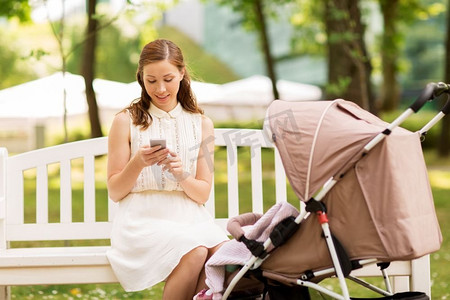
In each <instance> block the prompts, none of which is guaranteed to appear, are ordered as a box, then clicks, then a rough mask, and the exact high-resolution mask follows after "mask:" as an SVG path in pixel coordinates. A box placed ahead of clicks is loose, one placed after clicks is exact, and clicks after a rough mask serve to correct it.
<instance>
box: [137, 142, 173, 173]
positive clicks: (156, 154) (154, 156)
mask: <svg viewBox="0 0 450 300" xmlns="http://www.w3.org/2000/svg"><path fill="white" fill-rule="evenodd" d="M168 154H169V150H168V149H165V148H164V149H161V146H160V145H157V146H154V147H150V146H148V145H145V146H143V147H141V148H139V150H138V152H137V153H136V156H135V159H136V161H137V162H138V163H139V165H140V166H141V167H142V168H144V167H148V166H152V165H154V164H160V162H161V161H163V160H165V159H166V158H167V156H168Z"/></svg>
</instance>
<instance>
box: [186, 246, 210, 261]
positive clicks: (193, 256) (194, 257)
mask: <svg viewBox="0 0 450 300" xmlns="http://www.w3.org/2000/svg"><path fill="white" fill-rule="evenodd" d="M207 257H208V248H206V247H203V246H200V247H197V248H194V249H192V250H191V251H189V252H188V253H187V254H186V255H185V260H186V261H190V262H191V263H194V264H198V263H199V262H201V263H202V264H204V262H205V261H206V258H207Z"/></svg>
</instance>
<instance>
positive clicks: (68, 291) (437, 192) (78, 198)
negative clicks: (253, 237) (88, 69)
mask: <svg viewBox="0 0 450 300" xmlns="http://www.w3.org/2000/svg"><path fill="white" fill-rule="evenodd" d="M425 154H426V155H425V157H426V160H427V164H428V166H429V177H430V182H431V185H432V189H433V195H434V199H435V205H436V210H437V215H438V218H439V222H440V226H441V229H442V231H443V237H444V241H443V244H442V247H441V249H440V250H439V251H437V252H436V253H433V254H432V255H431V277H432V284H433V285H432V295H433V299H449V297H450V293H449V290H450V288H449V286H448V283H449V282H450V272H449V271H448V270H449V269H450V254H449V253H450V242H449V238H450V230H448V228H450V201H449V195H450V159H445V160H442V159H438V158H437V157H436V156H435V154H434V153H433V152H431V151H426V152H425ZM262 155H263V195H264V209H265V210H267V209H268V208H269V207H270V206H272V205H273V204H274V200H273V199H274V195H275V194H274V182H273V165H274V161H273V158H272V155H273V153H272V150H269V149H265V150H263V153H262ZM250 156H251V153H250V150H249V149H246V148H239V151H238V157H237V159H238V161H239V190H240V194H239V196H240V199H241V202H240V204H241V205H240V213H244V212H248V211H251V209H252V208H251V202H250V201H248V200H246V199H250V198H251V185H250V176H249V172H247V170H249V169H250V166H249V158H250ZM105 164H106V157H101V158H98V159H97V163H96V170H97V174H96V187H97V197H98V199H99V200H98V203H96V208H97V219H98V220H106V211H107V209H106V201H105V199H106V185H105V178H106V174H105V170H106V168H105ZM72 168H73V169H74V170H75V175H74V176H73V179H72V181H73V182H72V185H73V187H74V193H73V207H72V209H73V215H74V219H75V220H82V213H83V204H82V198H83V194H82V177H81V172H82V171H81V170H82V162H81V161H79V160H75V161H74V162H73V164H72ZM215 168H216V173H215V174H216V175H215V193H216V197H218V204H217V206H216V214H217V216H218V217H226V215H227V213H226V211H227V205H226V199H227V185H226V181H227V177H226V153H225V151H224V148H221V149H218V151H217V153H216V163H215ZM49 173H50V181H49V184H50V187H49V198H50V199H52V200H51V202H50V203H49V218H50V221H51V222H57V221H58V220H59V215H58V207H59V180H58V179H57V176H58V175H59V169H58V166H56V165H52V166H50V167H49ZM77 174H78V175H77ZM25 176H26V180H25V197H26V199H25V201H26V212H25V221H26V222H34V221H35V186H36V180H35V173H34V172H33V170H30V171H27V172H26V173H25ZM288 199H289V202H291V203H293V204H295V203H296V202H297V200H296V198H295V196H294V194H293V192H292V190H291V189H290V188H289V187H288ZM62 243H63V242H62V241H58V242H51V243H49V242H48V243H46V244H45V245H53V246H57V245H61V244H62ZM64 243H67V242H64ZM69 243H70V244H71V245H86V244H87V245H90V244H94V243H98V244H101V245H105V244H108V243H109V241H105V240H101V241H70V242H69ZM31 245H36V243H35V242H28V243H13V245H12V246H13V247H19V246H31ZM371 281H372V282H374V283H376V284H380V283H381V280H378V279H372V280H371ZM324 284H325V285H326V286H328V287H330V288H332V289H334V290H335V291H338V292H339V291H340V289H339V287H338V285H337V283H336V282H335V280H333V279H327V280H326V281H324ZM349 285H350V291H351V295H352V296H355V297H356V296H359V297H374V296H375V295H374V294H373V293H371V292H367V290H366V289H364V288H361V287H357V286H355V284H353V283H349ZM162 289H163V284H162V283H161V284H158V285H157V286H155V287H153V288H151V289H149V290H146V291H142V292H136V293H126V292H124V291H123V289H122V288H121V286H120V285H119V284H89V285H60V286H54V285H51V286H23V287H12V298H13V299H161V295H162ZM311 294H312V298H313V299H324V298H322V296H319V295H317V293H315V292H314V291H312V292H311ZM325 299H328V298H325Z"/></svg>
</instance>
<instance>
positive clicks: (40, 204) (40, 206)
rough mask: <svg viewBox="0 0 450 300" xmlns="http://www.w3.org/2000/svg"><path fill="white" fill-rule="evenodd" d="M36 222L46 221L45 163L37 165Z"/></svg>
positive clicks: (46, 182) (46, 171) (46, 188)
mask: <svg viewBox="0 0 450 300" xmlns="http://www.w3.org/2000/svg"><path fill="white" fill-rule="evenodd" d="M36 223H38V224H41V223H48V170H47V165H39V166H37V173H36Z"/></svg>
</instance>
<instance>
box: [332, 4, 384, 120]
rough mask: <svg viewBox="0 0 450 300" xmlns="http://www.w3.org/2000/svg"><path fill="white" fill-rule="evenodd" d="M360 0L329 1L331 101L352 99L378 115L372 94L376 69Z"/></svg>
mask: <svg viewBox="0 0 450 300" xmlns="http://www.w3.org/2000/svg"><path fill="white" fill-rule="evenodd" d="M358 2H359V1H357V0H325V16H324V19H325V24H326V25H325V28H326V33H327V49H328V88H327V94H328V97H329V98H338V97H339V98H344V99H348V100H351V101H353V102H355V103H357V104H358V105H360V106H361V107H362V108H364V109H367V110H369V111H371V112H373V113H376V107H375V103H374V97H373V95H372V92H371V81H370V77H371V72H372V66H371V63H370V60H369V57H368V53H367V50H366V46H365V42H364V26H363V24H362V21H361V11H360V8H359V6H358Z"/></svg>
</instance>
